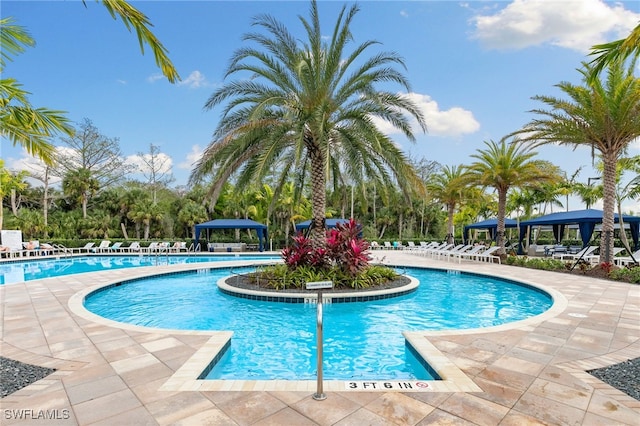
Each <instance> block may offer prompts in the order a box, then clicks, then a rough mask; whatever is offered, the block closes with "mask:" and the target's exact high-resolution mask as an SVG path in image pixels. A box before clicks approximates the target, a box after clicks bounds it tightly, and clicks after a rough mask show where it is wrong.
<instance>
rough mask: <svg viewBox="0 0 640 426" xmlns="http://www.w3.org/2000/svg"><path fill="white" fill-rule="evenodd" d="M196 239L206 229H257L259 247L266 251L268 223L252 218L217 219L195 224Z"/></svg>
mask: <svg viewBox="0 0 640 426" xmlns="http://www.w3.org/2000/svg"><path fill="white" fill-rule="evenodd" d="M195 228H196V241H198V240H199V239H200V232H202V230H204V229H255V230H256V234H258V249H259V250H260V251H264V244H265V242H266V240H267V225H264V224H262V223H259V222H256V221H254V220H251V219H215V220H210V221H209V222H204V223H200V224H198V225H196V226H195Z"/></svg>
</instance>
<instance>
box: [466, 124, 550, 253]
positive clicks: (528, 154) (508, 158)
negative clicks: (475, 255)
mask: <svg viewBox="0 0 640 426" xmlns="http://www.w3.org/2000/svg"><path fill="white" fill-rule="evenodd" d="M485 145H486V146H487V148H486V149H484V150H478V151H477V153H476V154H472V155H471V157H472V158H475V159H476V161H475V162H473V163H472V164H471V165H469V166H468V168H467V171H466V173H465V179H466V180H467V182H469V183H471V184H473V185H478V186H482V187H485V188H495V190H496V192H497V193H498V217H497V219H498V226H497V230H496V237H497V238H496V243H497V244H498V246H500V247H501V248H500V249H499V250H498V254H504V253H505V251H504V243H505V241H504V236H505V226H504V219H505V215H506V206H507V193H508V191H509V189H510V188H512V187H517V188H536V187H538V186H539V185H542V184H544V183H546V182H553V181H554V180H557V179H559V170H558V168H557V167H556V166H554V165H552V164H551V163H549V162H548V161H544V160H536V159H534V157H535V156H536V155H537V153H536V152H534V151H531V150H529V149H527V147H526V146H524V145H522V144H520V143H518V140H517V139H516V140H513V141H512V142H511V143H508V142H507V137H504V138H502V139H501V140H500V142H498V143H496V142H494V141H488V142H485Z"/></svg>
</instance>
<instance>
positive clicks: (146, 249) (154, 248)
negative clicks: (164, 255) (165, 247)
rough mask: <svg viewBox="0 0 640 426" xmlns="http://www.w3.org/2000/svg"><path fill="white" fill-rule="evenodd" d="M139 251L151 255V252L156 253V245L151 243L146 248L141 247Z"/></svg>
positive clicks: (153, 242)
mask: <svg viewBox="0 0 640 426" xmlns="http://www.w3.org/2000/svg"><path fill="white" fill-rule="evenodd" d="M140 250H141V251H144V252H147V253H151V252H152V251H153V252H155V251H158V243H157V242H155V241H152V242H151V243H150V244H149V246H148V247H142V248H141V249H140Z"/></svg>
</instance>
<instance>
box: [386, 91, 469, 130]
mask: <svg viewBox="0 0 640 426" xmlns="http://www.w3.org/2000/svg"><path fill="white" fill-rule="evenodd" d="M406 96H407V97H409V98H410V99H411V100H412V101H413V102H414V103H415V104H416V105H417V107H418V109H420V111H422V114H423V115H424V119H425V121H426V123H427V132H428V134H429V135H432V136H449V137H451V136H453V137H455V136H460V135H464V134H470V133H475V132H476V131H478V130H479V129H480V123H478V122H477V121H476V119H475V118H474V116H473V113H472V112H471V111H467V110H465V109H464V108H461V107H453V108H450V109H448V110H445V111H442V110H440V107H439V106H438V103H437V102H436V101H434V100H433V99H431V97H430V96H429V95H422V94H420V93H409V94H408V95H406ZM374 122H375V124H376V126H377V127H378V129H380V131H382V132H383V133H386V134H388V135H391V134H398V133H400V131H399V130H398V129H396V128H395V127H393V126H392V125H391V124H389V122H387V121H383V120H381V119H377V118H374ZM413 129H414V131H418V129H419V126H418V123H413Z"/></svg>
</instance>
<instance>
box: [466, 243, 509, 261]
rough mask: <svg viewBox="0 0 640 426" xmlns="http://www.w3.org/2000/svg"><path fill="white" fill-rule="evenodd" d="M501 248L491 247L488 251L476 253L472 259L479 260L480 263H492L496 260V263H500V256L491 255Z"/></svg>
mask: <svg viewBox="0 0 640 426" xmlns="http://www.w3.org/2000/svg"><path fill="white" fill-rule="evenodd" d="M501 248H502V247H500V246H493V247H489V248H488V249H486V250H485V251H481V252H480V253H477V254H476V255H475V256H474V257H473V258H474V259H475V260H479V261H482V262H493V261H494V260H497V261H498V263H500V264H501V263H502V260H500V256H496V255H494V254H493V253H495V252H497V251H498V250H500V249H501Z"/></svg>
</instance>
